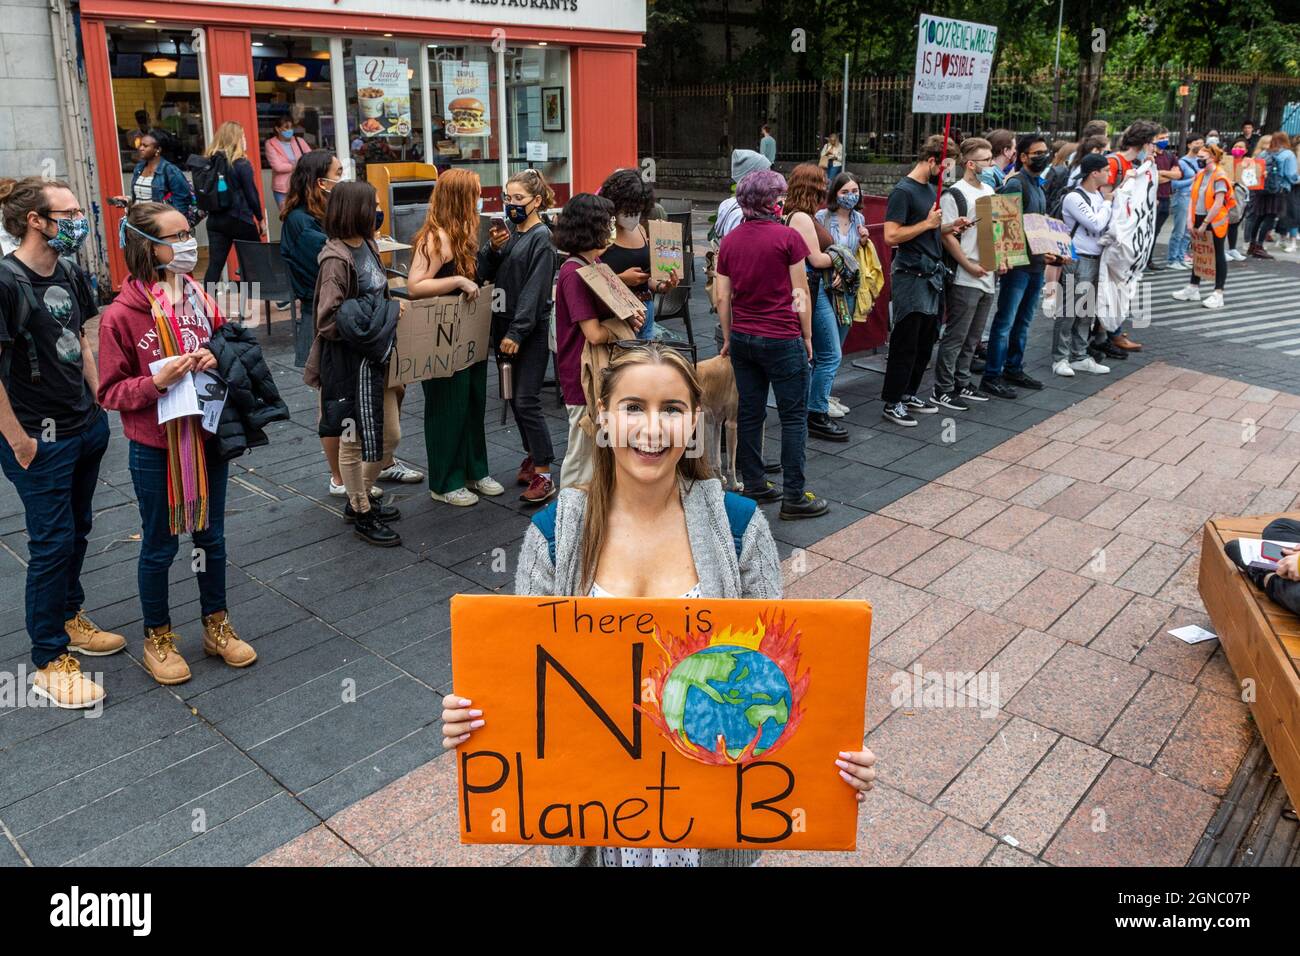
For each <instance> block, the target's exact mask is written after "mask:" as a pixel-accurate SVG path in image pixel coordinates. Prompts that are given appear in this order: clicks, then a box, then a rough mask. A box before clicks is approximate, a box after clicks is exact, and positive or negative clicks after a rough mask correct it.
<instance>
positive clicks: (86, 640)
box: [63, 610, 126, 657]
mask: <svg viewBox="0 0 1300 956" xmlns="http://www.w3.org/2000/svg"><path fill="white" fill-rule="evenodd" d="M63 629H64V630H65V631H67V632H68V650H70V651H76V652H77V653H78V654H84V655H85V656H86V657H107V656H108V655H109V654H116V653H117V652H118V651H120V650H121V649H122V648H124V647H126V638H125V637H123V636H122V635H121V634H113V633H110V632H109V631H101V630H100V629H99V628H98V627H96V626H95V624H94V622H93V621H91V619H90V618H88V617H86V612H85V611H84V610H81V611H78V612H77V616H76V617H74V618H72V619H70V620H67V621H64V622H63Z"/></svg>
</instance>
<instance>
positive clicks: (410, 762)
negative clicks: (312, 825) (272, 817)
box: [298, 692, 446, 819]
mask: <svg viewBox="0 0 1300 956" xmlns="http://www.w3.org/2000/svg"><path fill="white" fill-rule="evenodd" d="M440 698H441V692H440V694H439V699H440ZM444 753H446V751H445V750H443V748H442V729H441V726H440V725H439V724H437V723H433V724H427V725H425V726H423V727H421V728H419V729H418V730H415V731H413V732H411V733H409V734H407V735H406V736H405V737H403V738H401V739H400V740H395V741H393V742H392V743H391V744H389V745H388V746H386V747H384V748H383V749H382V750H379V751H376V752H375V753H370V754H366V755H365V756H364V757H362V758H361V759H360V760H357V761H356V762H355V763H353V764H351V765H350V766H347V767H344V768H342V769H341V770H339V771H338V772H336V773H334V774H332V775H331V776H329V777H326V778H325V779H324V780H322V781H321V782H320V783H318V784H316V785H315V786H312V787H308V788H307V789H306V790H303V791H302V792H301V793H299V794H298V799H299V800H301V801H302V802H303V804H305V805H306V806H307V807H308V808H309V809H310V810H312V812H314V813H316V814H317V815H319V816H320V817H322V818H325V819H328V818H329V817H332V816H333V815H334V814H336V813H338V812H339V811H340V810H343V809H344V808H346V807H349V806H351V805H352V804H354V803H356V802H357V801H358V800H361V799H362V798H364V797H368V796H370V794H372V793H374V792H375V791H377V790H380V789H382V788H383V787H385V786H387V785H388V784H390V783H392V782H393V781H394V780H397V779H398V778H400V777H402V776H404V775H406V774H407V773H410V772H411V771H412V770H414V769H416V768H417V767H420V766H423V765H424V764H426V763H428V762H429V761H430V760H434V759H436V758H437V757H440V756H441V755H442V754H444Z"/></svg>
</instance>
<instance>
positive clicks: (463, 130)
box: [442, 60, 492, 136]
mask: <svg viewBox="0 0 1300 956" xmlns="http://www.w3.org/2000/svg"><path fill="white" fill-rule="evenodd" d="M442 69H443V73H442V77H443V79H442V102H443V104H444V105H443V111H444V112H445V113H446V116H445V117H444V118H445V119H446V121H447V135H449V136H490V135H492V122H491V120H492V112H491V109H490V108H489V105H488V104H489V103H490V102H491V100H492V97H491V95H490V91H489V87H488V65H487V63H486V62H473V61H468V60H467V61H462V62H460V63H448V64H444V65H443V68H442Z"/></svg>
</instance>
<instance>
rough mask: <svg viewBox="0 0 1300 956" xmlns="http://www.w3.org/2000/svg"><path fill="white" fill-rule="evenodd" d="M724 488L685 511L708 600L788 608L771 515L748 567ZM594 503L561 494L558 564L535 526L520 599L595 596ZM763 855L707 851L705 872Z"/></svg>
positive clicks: (749, 550)
mask: <svg viewBox="0 0 1300 956" xmlns="http://www.w3.org/2000/svg"><path fill="white" fill-rule="evenodd" d="M723 494H724V493H723V490H722V484H721V483H720V482H718V481H717V480H708V481H696V482H693V483H691V484H690V485H683V488H682V507H683V509H684V510H685V511H686V533H687V535H688V537H689V538H690V542H691V556H692V557H693V558H694V559H695V570H696V572H697V573H698V574H699V576H700V592H701V594H702V595H703V596H704V597H706V598H756V599H759V600H780V598H781V559H780V556H779V555H778V554H777V550H776V544H775V542H773V540H772V532H771V531H770V530H769V529H768V527H767V519H766V518H764V517H763V512H761V511H758V510H755V511H754V516H753V518H751V519H750V521H749V526H748V527H747V528H746V529H745V534H744V537H743V538H742V539H741V547H740V560H739V561H737V560H736V544H735V541H734V540H733V538H732V536H731V525H730V524H729V523H728V521H727V511H726V507H725V505H724V503H723ZM586 508H587V495H586V493H585V492H583V491H581V490H579V489H576V488H566V489H565V490H563V491H561V492H560V496H559V499H558V500H557V503H556V515H555V562H554V564H552V562H551V555H550V545H549V543H548V542H547V540H546V537H545V536H544V535H543V534H542V532H541V531H539V530H538V528H537V526H536V525H532V524H530V525H529V526H528V531H527V532H526V533H525V535H524V543H523V546H522V547H521V548H520V552H519V568H518V571H517V572H516V574H515V593H516V594H530V595H547V596H575V597H576V596H581V595H583V594H585V593H586V592H587V591H588V590H589V588H584V587H583V582H582V580H581V578H582V522H583V516H584V514H585V513H586ZM757 859H758V851H757V850H702V851H701V852H700V865H701V866H751V865H753V863H754V862H755V861H756V860H757ZM551 861H552V862H553V863H555V864H557V865H560V866H600V865H601V854H600V850H599V848H598V847H589V846H588V847H583V846H557V847H552V848H551Z"/></svg>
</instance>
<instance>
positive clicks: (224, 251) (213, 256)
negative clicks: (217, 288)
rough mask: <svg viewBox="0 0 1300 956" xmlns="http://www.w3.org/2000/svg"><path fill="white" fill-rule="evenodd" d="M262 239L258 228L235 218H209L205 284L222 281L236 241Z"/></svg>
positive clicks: (220, 214)
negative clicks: (222, 275)
mask: <svg viewBox="0 0 1300 956" xmlns="http://www.w3.org/2000/svg"><path fill="white" fill-rule="evenodd" d="M260 238H262V234H261V232H259V231H258V228H257V226H256V225H255V224H254V223H251V222H245V221H244V220H242V219H236V218H235V217H234V216H228V215H224V214H222V213H215V214H213V215H211V216H209V217H208V271H207V272H205V273H203V284H204V285H205V286H210V285H211V284H212V283H214V282H220V281H221V270H223V269H224V268H225V267H226V260H227V259H228V258H230V250H231V249H233V248H234V245H235V240H236V239H247V240H248V241H249V242H257V241H258V240H259V239H260Z"/></svg>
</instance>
